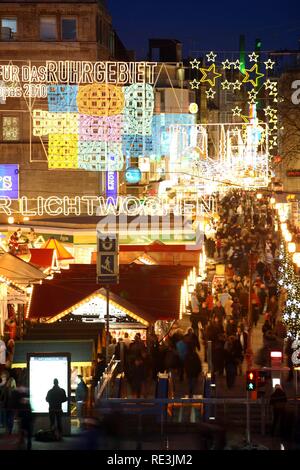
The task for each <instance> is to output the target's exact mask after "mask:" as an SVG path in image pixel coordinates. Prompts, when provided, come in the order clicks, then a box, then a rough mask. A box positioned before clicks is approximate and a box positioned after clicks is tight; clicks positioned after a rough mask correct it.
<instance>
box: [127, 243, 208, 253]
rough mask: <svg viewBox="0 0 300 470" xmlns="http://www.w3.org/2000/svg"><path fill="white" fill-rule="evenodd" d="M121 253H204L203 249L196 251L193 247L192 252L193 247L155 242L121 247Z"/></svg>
mask: <svg viewBox="0 0 300 470" xmlns="http://www.w3.org/2000/svg"><path fill="white" fill-rule="evenodd" d="M120 251H143V252H145V253H147V252H151V251H153V252H158V253H166V252H167V253H168V252H172V253H174V252H175V253H184V252H186V251H189V252H191V251H196V252H197V253H199V252H201V251H202V248H197V249H194V247H193V250H191V245H186V244H184V245H166V244H164V243H161V242H160V241H155V242H153V243H150V244H148V245H120Z"/></svg>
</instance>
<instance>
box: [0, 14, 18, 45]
mask: <svg viewBox="0 0 300 470" xmlns="http://www.w3.org/2000/svg"><path fill="white" fill-rule="evenodd" d="M16 34H17V18H1V39H2V41H9V40H11V39H14V38H15V36H16Z"/></svg>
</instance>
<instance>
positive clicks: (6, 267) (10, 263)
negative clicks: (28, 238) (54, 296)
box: [0, 253, 47, 284]
mask: <svg viewBox="0 0 300 470" xmlns="http://www.w3.org/2000/svg"><path fill="white" fill-rule="evenodd" d="M0 276H3V278H5V279H7V280H9V281H11V282H15V283H17V284H28V283H34V282H38V281H40V280H42V279H45V278H46V277H47V275H46V274H44V273H43V272H42V271H40V269H38V268H36V267H35V266H33V265H32V264H31V263H27V262H26V261H23V260H22V259H20V258H18V257H17V256H14V255H12V254H10V253H4V254H3V255H0Z"/></svg>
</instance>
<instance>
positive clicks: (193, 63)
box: [190, 59, 201, 69]
mask: <svg viewBox="0 0 300 470" xmlns="http://www.w3.org/2000/svg"><path fill="white" fill-rule="evenodd" d="M190 64H191V66H192V69H198V68H199V65H201V62H200V61H199V60H197V59H194V60H191V61H190Z"/></svg>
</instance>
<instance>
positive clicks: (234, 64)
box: [222, 59, 241, 69]
mask: <svg viewBox="0 0 300 470" xmlns="http://www.w3.org/2000/svg"><path fill="white" fill-rule="evenodd" d="M240 65H241V63H240V61H239V60H238V59H237V60H235V61H234V62H230V60H228V59H226V60H224V61H223V62H222V67H223V69H230V68H231V66H232V67H233V68H234V69H238V68H239V67H240Z"/></svg>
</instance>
